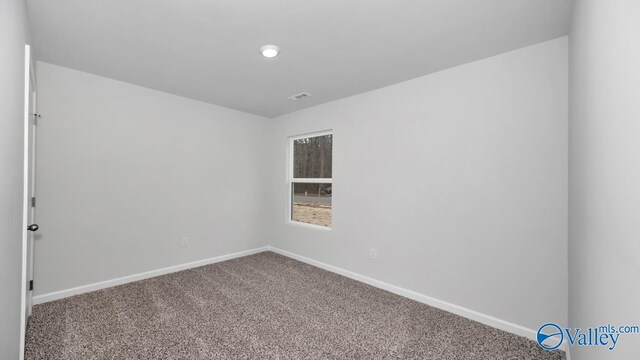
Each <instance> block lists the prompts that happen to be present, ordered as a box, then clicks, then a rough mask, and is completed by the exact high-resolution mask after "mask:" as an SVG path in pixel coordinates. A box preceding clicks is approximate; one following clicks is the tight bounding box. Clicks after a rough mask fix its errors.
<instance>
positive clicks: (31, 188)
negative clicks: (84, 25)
mask: <svg viewBox="0 0 640 360" xmlns="http://www.w3.org/2000/svg"><path fill="white" fill-rule="evenodd" d="M33 70H34V65H33V60H32V58H31V48H30V47H29V46H28V45H25V95H24V100H25V106H24V108H25V110H24V143H25V144H24V212H23V236H22V281H23V282H22V306H21V307H22V314H21V320H22V321H21V324H20V325H21V326H20V331H21V335H22V336H21V351H20V358H21V359H22V358H23V356H24V335H25V331H26V325H27V320H28V318H29V316H30V315H31V308H32V296H31V294H32V288H31V286H30V285H31V284H32V280H33V250H34V234H35V232H36V231H37V230H38V225H37V224H36V223H35V205H36V202H35V154H36V152H35V146H36V141H35V140H36V125H37V121H38V118H39V115H37V111H36V82H35V74H34V71H33Z"/></svg>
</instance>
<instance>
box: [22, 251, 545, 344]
mask: <svg viewBox="0 0 640 360" xmlns="http://www.w3.org/2000/svg"><path fill="white" fill-rule="evenodd" d="M264 251H273V252H275V253H278V254H281V255H284V256H287V257H290V258H292V259H295V260H298V261H301V262H304V263H307V264H309V265H313V266H316V267H319V268H321V269H324V270H327V271H331V272H333V273H336V274H339V275H342V276H346V277H348V278H350V279H353V280H356V281H360V282H363V283H365V284H368V285H371V286H374V287H377V288H380V289H383V290H386V291H389V292H392V293H394V294H397V295H400V296H404V297H406V298H409V299H412V300H415V301H418V302H421V303H424V304H427V305H429V306H433V307H436V308H438V309H441V310H444V311H448V312H450V313H453V314H456V315H460V316H463V317H465V318H468V319H471V320H474V321H477V322H479V323H482V324H485V325H488V326H491V327H494V328H497V329H500V330H503V331H506V332H509V333H512V334H515V335H519V336H524V337H526V338H528V339H531V340H533V341H535V340H536V331H535V330H533V329H529V328H527V327H524V326H521V325H517V324H514V323H511V322H508V321H505V320H502V319H498V318H496V317H494V316H491V315H487V314H483V313H481V312H478V311H475V310H471V309H467V308H465V307H462V306H459V305H455V304H452V303H449V302H446V301H443V300H439V299H436V298H433V297H431V296H427V295H424V294H420V293H418V292H415V291H412V290H408V289H405V288H402V287H399V286H396V285H392V284H389V283H386V282H384V281H380V280H376V279H373V278H370V277H368V276H365V275H361V274H358V273H355V272H352V271H349V270H345V269H342V268H339V267H337V266H333V265H329V264H326V263H323V262H321V261H318V260H314V259H311V258H308V257H305V256H302V255H298V254H294V253H292V252H289V251H286V250H282V249H279V248H276V247H273V246H264V247H260V248H255V249H250V250H245V251H240V252H236V253H233V254H227V255H221V256H216V257H212V258H208V259H203V260H198V261H194V262H190V263H186V264H180V265H174V266H169V267H165V268H161V269H157V270H152V271H147V272H143V273H139V274H133V275H128V276H123V277H120V278H117V279H111V280H106V281H101V282H97V283H93V284H88V285H82V286H78V287H74V288H70V289H65V290H60V291H54V292H50V293H47V294H42V295H37V296H34V297H33V304H34V305H37V304H43V303H46V302H50V301H55V300H59V299H63V298H66V297H70V296H74V295H79V294H84V293H88V292H92V291H96V290H101V289H106V288H109V287H113V286H118V285H122V284H127V283H130V282H134V281H139V280H144V279H148V278H152V277H156V276H160V275H165V274H169V273H173V272H178V271H182V270H187V269H192V268H196V267H200V266H204V265H209V264H214V263H218V262H221V261H225V260H231V259H235V258H239V257H243V256H247V255H253V254H257V253H260V252H264Z"/></svg>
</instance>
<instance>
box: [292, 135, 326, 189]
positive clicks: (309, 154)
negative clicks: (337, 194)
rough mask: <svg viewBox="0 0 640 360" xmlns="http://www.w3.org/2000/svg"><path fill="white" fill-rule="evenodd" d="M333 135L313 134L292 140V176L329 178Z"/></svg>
mask: <svg viewBox="0 0 640 360" xmlns="http://www.w3.org/2000/svg"><path fill="white" fill-rule="evenodd" d="M332 146H333V136H332V135H323V136H315V137H309V138H304V139H298V140H294V141H293V177H294V178H322V179H324V178H331V157H332Z"/></svg>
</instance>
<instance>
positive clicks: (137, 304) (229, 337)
mask: <svg viewBox="0 0 640 360" xmlns="http://www.w3.org/2000/svg"><path fill="white" fill-rule="evenodd" d="M26 359H30V360H34V359H47V360H55V359H74V360H75V359H82V360H88V359H446V360H449V359H564V353H563V352H559V351H554V352H547V351H545V350H542V349H541V348H540V347H539V346H538V345H537V344H536V343H534V342H532V341H530V340H527V339H525V338H523V337H519V336H515V335H512V334H509V333H506V332H503V331H500V330H497V329H493V328H491V327H488V326H485V325H482V324H480V323H477V322H474V321H471V320H468V319H466V318H463V317H460V316H457V315H453V314H451V313H448V312H445V311H442V310H439V309H436V308H433V307H430V306H427V305H424V304H421V303H418V302H415V301H412V300H409V299H406V298H403V297H400V296H397V295H395V294H392V293H389V292H386V291H384V290H380V289H377V288H374V287H371V286H368V285H365V284H363V283H360V282H357V281H353V280H351V279H348V278H345V277H342V276H340V275H336V274H333V273H330V272H327V271H324V270H321V269H318V268H315V267H313V266H310V265H307V264H304V263H301V262H299V261H296V260H292V259H289V258H287V257H284V256H281V255H278V254H275V253H272V252H265V253H260V254H256V255H251V256H247V257H243V258H239V259H234V260H229V261H225V262H222V263H217V264H213V265H208V266H203V267H200V268H196V269H192V270H186V271H182V272H178V273H173V274H169V275H164V276H160V277H155V278H151V279H147V280H143V281H138V282H134V283H130V284H126V285H121V286H117V287H113V288H109V289H105V290H100V291H96V292H92V293H87V294H83V295H78V296H74V297H71V298H66V299H62V300H58V301H54V302H50V303H46V304H42V305H37V306H35V307H34V309H33V315H32V316H31V318H30V319H29V323H28V327H27V345H26Z"/></svg>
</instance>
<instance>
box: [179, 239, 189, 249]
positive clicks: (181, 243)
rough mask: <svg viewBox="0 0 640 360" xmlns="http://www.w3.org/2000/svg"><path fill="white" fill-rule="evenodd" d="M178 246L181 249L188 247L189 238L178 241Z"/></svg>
mask: <svg viewBox="0 0 640 360" xmlns="http://www.w3.org/2000/svg"><path fill="white" fill-rule="evenodd" d="M180 246H181V247H187V246H189V238H186V237H185V238H182V240H181V241H180Z"/></svg>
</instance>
